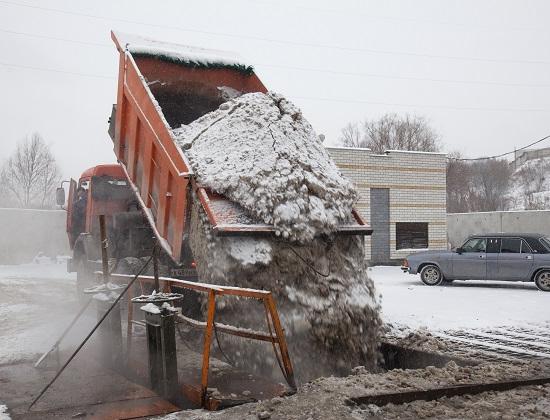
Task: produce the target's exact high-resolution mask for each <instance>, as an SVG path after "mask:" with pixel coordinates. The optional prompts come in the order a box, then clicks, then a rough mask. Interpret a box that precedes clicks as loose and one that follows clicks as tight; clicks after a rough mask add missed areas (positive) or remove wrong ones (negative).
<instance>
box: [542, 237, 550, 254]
mask: <svg viewBox="0 0 550 420" xmlns="http://www.w3.org/2000/svg"><path fill="white" fill-rule="evenodd" d="M540 243H541V244H543V245H544V247H545V248H546V249H547V250H548V251H550V238H547V237H544V236H543V237H542V238H540Z"/></svg>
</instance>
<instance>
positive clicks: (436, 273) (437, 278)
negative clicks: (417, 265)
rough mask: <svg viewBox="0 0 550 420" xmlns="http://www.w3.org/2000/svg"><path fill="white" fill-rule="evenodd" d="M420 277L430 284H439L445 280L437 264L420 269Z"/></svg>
mask: <svg viewBox="0 0 550 420" xmlns="http://www.w3.org/2000/svg"><path fill="white" fill-rule="evenodd" d="M420 279H421V280H422V282H423V283H424V284H427V285H428V286H437V285H439V284H441V283H442V282H443V274H441V270H440V269H439V267H438V266H437V265H434V264H428V265H425V266H424V267H422V270H420Z"/></svg>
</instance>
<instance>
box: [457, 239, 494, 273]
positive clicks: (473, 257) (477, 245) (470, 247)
mask: <svg viewBox="0 0 550 420" xmlns="http://www.w3.org/2000/svg"><path fill="white" fill-rule="evenodd" d="M486 248H487V238H470V239H468V240H467V241H466V242H465V243H464V245H462V246H461V247H460V248H459V252H456V253H455V254H453V276H452V278H453V279H460V280H485V278H486V276H487V259H486V254H485V250H486Z"/></svg>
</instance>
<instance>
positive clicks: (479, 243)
mask: <svg viewBox="0 0 550 420" xmlns="http://www.w3.org/2000/svg"><path fill="white" fill-rule="evenodd" d="M486 244H487V240H486V239H485V238H472V239H469V240H467V241H466V243H465V244H464V245H462V252H485V248H486Z"/></svg>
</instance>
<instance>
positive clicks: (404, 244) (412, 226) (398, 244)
mask: <svg viewBox="0 0 550 420" xmlns="http://www.w3.org/2000/svg"><path fill="white" fill-rule="evenodd" d="M423 248H428V223H405V222H398V223H396V224H395V249H423Z"/></svg>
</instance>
